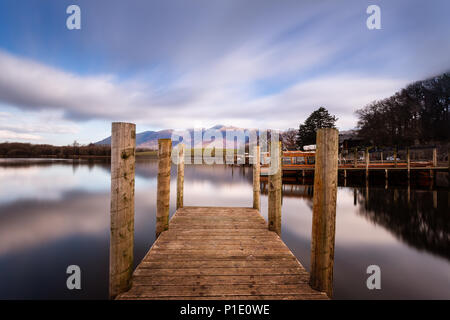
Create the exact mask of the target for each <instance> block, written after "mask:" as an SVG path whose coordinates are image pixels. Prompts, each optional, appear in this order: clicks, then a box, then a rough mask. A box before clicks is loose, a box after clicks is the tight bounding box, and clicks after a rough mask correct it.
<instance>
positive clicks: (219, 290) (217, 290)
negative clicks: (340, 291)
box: [123, 283, 318, 298]
mask: <svg viewBox="0 0 450 320" xmlns="http://www.w3.org/2000/svg"><path fill="white" fill-rule="evenodd" d="M298 292H302V293H308V294H316V293H318V292H317V291H315V290H313V289H311V287H310V286H309V285H308V284H306V283H300V284H290V285H281V284H280V285H272V284H269V285H251V284H249V285H244V284H232V285H190V286H189V285H180V286H152V285H139V286H133V287H132V288H131V289H130V291H128V292H127V293H125V294H123V296H127V295H134V296H138V297H141V298H152V297H164V296H169V297H176V296H234V295H243V296H245V295H274V296H277V295H286V294H287V295H290V294H296V293H298Z"/></svg>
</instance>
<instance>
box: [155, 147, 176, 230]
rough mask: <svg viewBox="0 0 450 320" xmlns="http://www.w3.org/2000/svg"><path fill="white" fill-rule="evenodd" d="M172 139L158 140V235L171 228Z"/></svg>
mask: <svg viewBox="0 0 450 320" xmlns="http://www.w3.org/2000/svg"><path fill="white" fill-rule="evenodd" d="M171 152H172V140H170V139H159V140H158V181H157V184H158V185H157V194H156V237H157V238H158V237H159V235H160V234H161V232H163V231H165V230H167V229H168V228H169V202H170V165H171V161H172V159H171Z"/></svg>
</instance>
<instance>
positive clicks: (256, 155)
mask: <svg viewBox="0 0 450 320" xmlns="http://www.w3.org/2000/svg"><path fill="white" fill-rule="evenodd" d="M259 148H260V147H259V146H255V147H254V149H253V209H256V210H258V211H259V210H260V207H261V200H260V198H261V184H260V176H261V164H260V163H261V161H260V149H259Z"/></svg>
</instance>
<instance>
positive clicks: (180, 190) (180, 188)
mask: <svg viewBox="0 0 450 320" xmlns="http://www.w3.org/2000/svg"><path fill="white" fill-rule="evenodd" d="M178 148H179V149H178V172H177V209H179V208H183V204H184V202H183V195H184V144H180V145H179V147H178Z"/></svg>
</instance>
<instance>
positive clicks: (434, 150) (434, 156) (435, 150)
mask: <svg viewBox="0 0 450 320" xmlns="http://www.w3.org/2000/svg"><path fill="white" fill-rule="evenodd" d="M433 167H437V149H436V148H433Z"/></svg>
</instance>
